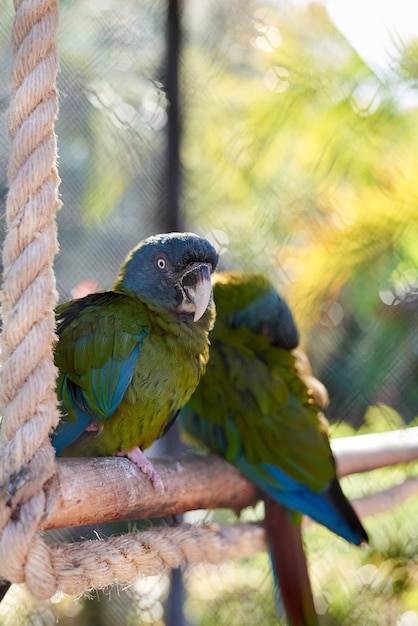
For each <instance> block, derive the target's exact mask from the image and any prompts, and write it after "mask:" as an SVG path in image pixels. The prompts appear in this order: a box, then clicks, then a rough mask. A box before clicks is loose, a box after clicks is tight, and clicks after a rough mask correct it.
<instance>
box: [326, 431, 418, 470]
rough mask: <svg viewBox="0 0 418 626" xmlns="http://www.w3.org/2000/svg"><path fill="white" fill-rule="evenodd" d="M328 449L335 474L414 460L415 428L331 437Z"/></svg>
mask: <svg viewBox="0 0 418 626" xmlns="http://www.w3.org/2000/svg"><path fill="white" fill-rule="evenodd" d="M331 445H332V451H333V452H334V456H335V459H336V462H337V471H338V475H339V476H348V475H349V474H358V473H359V472H367V471H369V470H374V469H378V468H379V467H387V466H389V465H398V463H407V462H409V461H414V460H416V459H418V427H415V428H405V429H403V430H393V431H391V432H387V433H372V434H370V435H357V436H354V437H342V438H341V439H334V441H333V442H332V444H331Z"/></svg>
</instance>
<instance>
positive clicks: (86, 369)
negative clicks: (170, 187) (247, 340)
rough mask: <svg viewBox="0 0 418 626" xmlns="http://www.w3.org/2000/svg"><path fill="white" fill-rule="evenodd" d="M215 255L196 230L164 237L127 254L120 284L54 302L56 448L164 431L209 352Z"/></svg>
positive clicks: (138, 439) (112, 448)
mask: <svg viewBox="0 0 418 626" xmlns="http://www.w3.org/2000/svg"><path fill="white" fill-rule="evenodd" d="M216 261H217V257H216V253H215V251H214V249H213V248H212V246H211V245H210V244H209V243H208V242H207V241H206V240H203V239H201V238H199V237H197V236H196V235H191V234H179V233H177V234H171V235H160V236H158V237H154V238H150V239H149V240H145V242H142V243H141V244H140V246H138V248H136V249H135V250H134V251H133V253H131V254H130V256H129V257H128V259H127V261H126V262H125V264H124V266H123V267H122V270H121V272H120V274H119V277H118V280H117V281H116V284H115V287H114V290H113V291H106V292H99V293H93V294H90V295H88V296H86V297H84V298H81V299H79V300H73V301H71V302H68V303H66V304H63V305H61V306H59V307H58V308H57V333H58V337H59V340H58V343H57V345H56V348H55V363H56V365H57V367H58V369H59V376H58V379H57V395H58V398H59V400H60V401H61V407H62V423H61V425H60V426H59V427H58V429H57V431H56V432H55V433H54V435H53V439H52V443H53V445H54V446H55V447H56V450H57V453H58V454H63V455H66V456H96V455H114V454H119V453H121V452H122V453H126V452H129V451H131V450H132V449H134V448H140V449H141V450H142V449H145V448H148V447H149V446H150V445H151V444H152V443H153V442H154V441H155V439H157V438H158V437H160V436H161V435H162V434H163V432H164V430H165V429H166V427H167V425H168V424H169V423H170V422H171V421H173V420H174V418H175V416H176V413H177V412H178V410H179V409H180V408H181V407H182V406H183V404H184V403H185V402H187V400H188V399H189V397H190V395H191V393H192V392H193V390H194V389H195V387H196V386H197V384H198V382H199V378H200V375H201V373H202V371H203V370H204V367H205V365H206V362H207V360H208V357H209V348H208V331H209V329H210V328H211V326H212V324H213V319H214V309H213V306H212V304H211V303H210V302H209V298H210V291H211V287H210V272H211V271H212V269H213V268H214V267H215V266H216ZM202 293H203V300H204V302H203V303H202V302H201V299H202ZM86 429H87V430H86ZM128 456H129V455H128ZM130 458H131V457H130Z"/></svg>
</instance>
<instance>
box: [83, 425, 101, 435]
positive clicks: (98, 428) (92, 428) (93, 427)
mask: <svg viewBox="0 0 418 626" xmlns="http://www.w3.org/2000/svg"><path fill="white" fill-rule="evenodd" d="M86 431H88V432H91V433H97V434H98V435H100V434H101V433H102V431H103V424H98V423H97V422H92V423H91V424H89V425H88V426H87V428H86Z"/></svg>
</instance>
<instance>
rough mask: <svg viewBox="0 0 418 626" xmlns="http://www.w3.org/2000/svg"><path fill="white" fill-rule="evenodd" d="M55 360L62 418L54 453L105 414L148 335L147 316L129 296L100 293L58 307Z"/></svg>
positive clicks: (114, 402) (128, 377) (115, 402)
mask: <svg viewBox="0 0 418 626" xmlns="http://www.w3.org/2000/svg"><path fill="white" fill-rule="evenodd" d="M57 320H58V325H57V331H58V335H59V341H58V343H57V345H56V348H55V364H56V365H57V367H58V369H59V375H58V379H57V396H58V399H59V401H60V402H61V412H62V415H63V418H62V420H61V422H60V424H59V426H58V428H57V430H56V431H55V433H54V435H53V438H52V444H53V445H54V447H55V449H56V452H57V454H59V453H60V452H61V451H62V450H63V449H64V448H66V447H67V446H68V445H70V443H72V442H73V441H74V440H75V439H77V437H79V436H80V435H81V433H82V432H84V431H85V430H86V428H87V427H88V426H89V425H90V424H91V423H92V422H93V421H96V420H98V421H100V420H105V419H109V418H110V417H111V416H112V415H113V413H114V412H115V410H116V409H117V407H118V406H119V404H120V402H121V400H122V398H123V396H124V395H125V392H126V390H127V388H128V386H129V384H130V382H131V380H132V377H133V374H134V371H135V364H136V361H137V359H138V356H139V353H140V350H141V347H142V345H143V342H144V340H145V338H146V337H147V335H148V326H147V318H146V315H145V313H144V312H142V313H141V309H140V307H138V306H136V308H133V305H132V302H131V300H130V298H129V297H125V296H122V295H120V294H115V293H113V292H104V293H100V294H92V295H91V296H87V297H86V298H83V299H81V300H77V301H73V302H70V303H68V304H65V305H63V306H61V307H58V310H57Z"/></svg>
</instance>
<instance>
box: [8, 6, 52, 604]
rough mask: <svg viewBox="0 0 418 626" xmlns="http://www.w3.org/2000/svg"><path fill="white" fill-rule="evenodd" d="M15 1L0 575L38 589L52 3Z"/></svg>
mask: <svg viewBox="0 0 418 626" xmlns="http://www.w3.org/2000/svg"><path fill="white" fill-rule="evenodd" d="M15 9H16V15H15V20H14V26H13V33H12V40H13V47H14V59H13V65H12V70H11V104H10V109H9V115H8V132H9V138H10V160H9V168H8V180H9V195H8V198H7V204H6V220H7V226H8V232H7V235H6V239H5V242H4V247H3V265H4V277H3V279H4V285H3V290H2V293H1V302H2V318H3V332H2V335H1V347H2V356H3V365H2V372H1V381H0V410H1V414H2V416H3V419H2V427H1V431H0V489H1V492H0V532H1V538H0V574H1V575H2V576H4V577H5V578H7V579H8V580H11V581H13V582H23V581H26V583H27V584H28V587H29V589H31V590H34V591H36V590H37V588H38V587H39V583H38V582H37V579H38V576H39V569H38V566H39V563H43V562H44V560H45V556H46V555H47V554H48V548H47V546H46V545H45V543H44V542H43V540H42V538H41V536H40V534H39V533H38V527H39V523H40V520H41V519H42V516H43V514H44V508H45V496H44V492H43V486H44V484H45V482H46V481H47V480H48V479H49V478H50V477H51V476H52V475H53V473H54V471H55V458H54V451H53V449H52V446H51V444H50V442H49V439H48V432H49V431H50V429H51V428H52V427H54V426H56V425H57V423H58V412H57V407H56V404H57V402H56V396H55V378H56V370H55V367H54V365H53V359H52V345H53V342H54V339H55V334H54V324H55V321H54V308H55V305H56V302H57V294H56V289H55V278H54V273H53V267H52V265H53V259H54V255H55V254H56V252H57V249H58V244H57V233H56V223H55V213H56V211H57V209H58V208H59V206H60V202H59V201H58V197H57V190H58V184H59V178H58V173H57V169H56V158H57V150H56V139H55V134H54V122H55V118H56V115H57V111H58V95H57V90H56V86H55V82H56V74H57V71H58V57H57V50H56V43H55V40H56V32H57V28H58V2H57V0H49V1H48V0H44V1H42V0H23V1H21V2H19V1H18V0H16V1H15ZM47 578H48V577H47V576H46V577H44V579H45V580H46V582H47V584H49V588H50V589H52V588H53V585H52V581H51V580H49V581H48V580H47ZM44 593H45V592H44Z"/></svg>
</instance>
